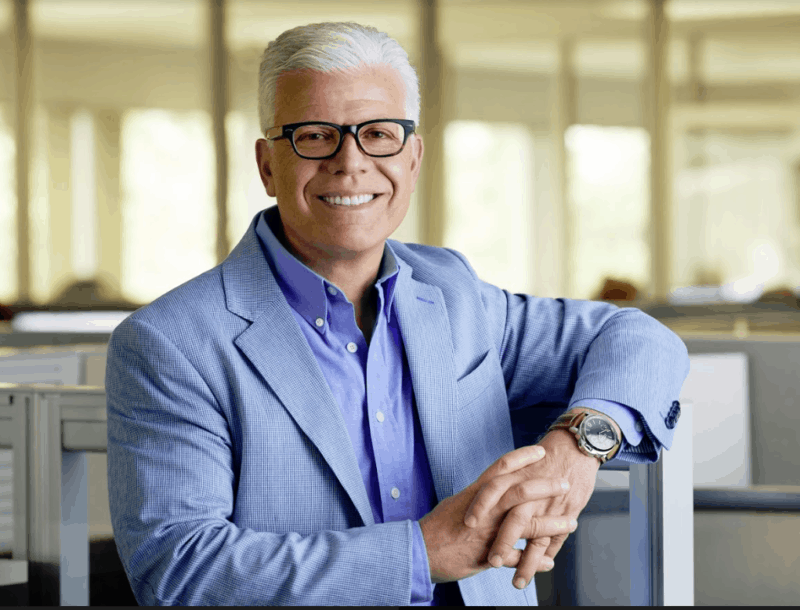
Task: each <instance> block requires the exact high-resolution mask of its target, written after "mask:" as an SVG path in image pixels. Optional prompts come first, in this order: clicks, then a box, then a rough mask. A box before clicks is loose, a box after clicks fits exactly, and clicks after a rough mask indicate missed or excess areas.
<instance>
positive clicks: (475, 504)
mask: <svg viewBox="0 0 800 610" xmlns="http://www.w3.org/2000/svg"><path fill="white" fill-rule="evenodd" d="M519 477H520V475H518V474H517V473H513V472H512V473H509V474H507V475H504V476H499V477H495V478H493V479H492V480H490V481H489V482H488V483H486V484H485V485H484V486H483V487H482V488H481V489H480V490H478V493H476V494H475V497H474V498H472V502H471V503H470V505H469V506H468V507H467V511H466V512H465V513H464V523H465V524H466V525H467V527H475V526H476V525H477V524H478V523H480V522H481V520H483V519H484V518H485V517H486V515H488V514H489V512H490V511H491V510H492V509H494V508H495V507H496V508H497V509H498V510H499V511H500V512H502V513H504V512H506V511H508V510H509V509H511V508H513V507H515V506H518V505H520V504H523V503H525V502H532V501H535V500H544V499H546V498H552V497H556V496H560V495H562V494H564V493H566V492H567V491H568V490H569V481H567V480H566V479H563V480H559V479H552V478H540V479H525V480H520V479H519Z"/></svg>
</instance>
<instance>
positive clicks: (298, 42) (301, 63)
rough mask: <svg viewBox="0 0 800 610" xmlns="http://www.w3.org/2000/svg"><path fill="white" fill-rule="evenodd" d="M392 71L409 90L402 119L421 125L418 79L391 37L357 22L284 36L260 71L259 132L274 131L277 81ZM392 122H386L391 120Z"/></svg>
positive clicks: (272, 44)
mask: <svg viewBox="0 0 800 610" xmlns="http://www.w3.org/2000/svg"><path fill="white" fill-rule="evenodd" d="M375 65H386V66H389V67H391V68H394V69H395V70H396V71H397V73H398V74H399V75H400V78H401V79H402V80H403V84H404V85H405V94H406V100H405V111H406V116H405V117H404V118H406V119H411V120H413V121H414V123H417V124H419V106H420V98H419V80H418V79H417V73H416V72H415V71H414V68H412V67H411V64H410V63H409V61H408V54H407V53H406V52H405V50H404V49H403V47H401V46H400V44H399V43H398V42H397V41H396V40H395V39H394V38H391V37H390V36H389V35H388V34H385V33H384V32H380V31H378V30H377V29H375V28H373V27H370V26H365V25H359V24H358V23H312V24H309V25H301V26H299V27H296V28H293V29H291V30H287V31H285V32H284V33H283V34H281V35H280V36H278V38H276V39H275V40H273V41H272V42H270V43H269V44H268V45H267V48H266V49H265V50H264V54H263V55H262V56H261V66H260V68H259V71H258V118H259V122H260V125H261V133H263V134H266V131H267V130H268V129H269V128H270V127H273V126H274V125H275V124H274V120H275V89H276V85H277V82H278V77H279V76H280V75H281V74H283V73H284V72H290V71H292V70H301V69H310V70H317V71H319V72H333V71H335V70H348V69H351V68H357V67H361V66H375ZM387 118H388V117H387Z"/></svg>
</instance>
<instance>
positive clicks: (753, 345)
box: [684, 335, 800, 485]
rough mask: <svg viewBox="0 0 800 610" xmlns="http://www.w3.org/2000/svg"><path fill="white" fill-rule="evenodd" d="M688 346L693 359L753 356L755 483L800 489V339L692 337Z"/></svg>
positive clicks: (751, 391)
mask: <svg viewBox="0 0 800 610" xmlns="http://www.w3.org/2000/svg"><path fill="white" fill-rule="evenodd" d="M684 342H685V343H686V346H687V348H688V349H689V353H690V354H692V355H700V354H725V353H730V352H741V353H743V354H746V355H747V360H748V373H747V384H748V394H749V398H750V405H751V408H750V446H751V447H752V463H751V477H752V482H753V484H754V485H800V337H798V336H791V335H789V336H786V335H775V336H771V337H755V338H754V337H751V338H748V339H747V340H738V339H733V338H731V339H718V338H692V337H689V338H684ZM723 389H724V388H723Z"/></svg>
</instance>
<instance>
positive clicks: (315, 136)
mask: <svg viewBox="0 0 800 610" xmlns="http://www.w3.org/2000/svg"><path fill="white" fill-rule="evenodd" d="M348 133H352V134H353V136H354V137H355V139H356V144H358V147H359V148H360V149H361V152H363V153H364V154H365V155H369V156H370V157H393V156H394V155H396V154H399V153H400V151H402V150H403V147H404V146H405V145H406V140H408V136H410V135H411V134H412V133H414V121H409V120H406V119H373V120H372V121H366V122H364V123H361V124H359V125H337V124H335V123H322V122H319V121H317V122H307V123H290V124H289V125H283V126H282V127H271V128H270V129H268V130H267V133H266V136H267V139H268V140H281V139H283V138H286V139H288V140H289V141H290V142H291V143H292V148H293V149H294V152H296V153H297V155H298V156H300V157H302V158H303V159H330V158H331V157H335V156H336V155H337V154H338V152H339V150H341V148H342V142H344V137H345V135H347V134H348Z"/></svg>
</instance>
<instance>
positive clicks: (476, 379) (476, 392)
mask: <svg viewBox="0 0 800 610" xmlns="http://www.w3.org/2000/svg"><path fill="white" fill-rule="evenodd" d="M494 365H495V363H494V360H493V359H492V352H491V351H488V352H486V354H484V356H483V358H482V359H481V361H480V363H479V364H478V366H476V367H475V368H474V369H472V371H471V372H469V373H467V374H466V375H464V376H463V377H462V378H461V379H459V380H458V381H456V388H457V392H458V408H459V410H461V409H463V408H464V407H466V406H467V405H469V404H471V403H473V402H474V401H476V400H477V399H478V398H480V397H481V396H483V394H484V393H485V392H486V390H487V389H488V388H489V385H490V383H491V382H492V378H493V372H494V368H495V366H494Z"/></svg>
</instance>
